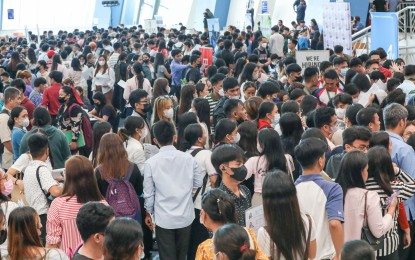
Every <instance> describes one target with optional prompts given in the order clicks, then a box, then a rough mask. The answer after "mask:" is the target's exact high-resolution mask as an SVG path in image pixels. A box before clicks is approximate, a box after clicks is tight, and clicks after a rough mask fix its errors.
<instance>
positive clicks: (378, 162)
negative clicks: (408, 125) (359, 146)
mask: <svg viewBox="0 0 415 260" xmlns="http://www.w3.org/2000/svg"><path fill="white" fill-rule="evenodd" d="M367 157H368V161H369V169H368V173H369V178H368V179H367V181H366V189H367V190H371V191H376V192H377V193H378V195H379V197H380V204H381V206H382V207H386V201H387V200H388V198H389V197H390V196H392V195H393V194H395V195H396V196H397V197H398V202H401V201H405V200H407V199H409V198H410V197H412V196H413V195H414V194H415V180H414V179H413V178H412V177H411V176H409V175H408V174H406V173H405V172H404V171H402V170H401V169H396V171H395V169H394V167H393V164H392V159H391V156H390V154H389V153H388V150H386V148H385V147H382V146H375V147H373V148H370V149H369V151H368V152H367ZM395 179H397V181H395ZM398 190H399V192H397V191H398ZM385 214H387V208H384V210H383V215H385ZM397 219H398V216H397V214H395V216H394V217H393V227H392V229H391V230H389V231H388V232H387V233H386V234H385V239H384V245H383V248H382V249H379V250H377V251H376V255H377V257H378V259H399V255H398V246H399V234H398V221H397Z"/></svg>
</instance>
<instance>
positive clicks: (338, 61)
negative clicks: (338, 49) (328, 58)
mask: <svg viewBox="0 0 415 260" xmlns="http://www.w3.org/2000/svg"><path fill="white" fill-rule="evenodd" d="M333 66H334V69H335V70H336V72H337V75H338V78H339V86H340V88H341V89H343V88H344V86H345V85H346V74H347V71H348V70H349V65H348V62H347V60H346V59H344V58H343V57H336V58H334V59H333Z"/></svg>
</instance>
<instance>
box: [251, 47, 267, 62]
mask: <svg viewBox="0 0 415 260" xmlns="http://www.w3.org/2000/svg"><path fill="white" fill-rule="evenodd" d="M254 54H255V55H258V61H259V62H260V63H262V64H264V63H266V62H267V61H268V58H269V56H270V55H269V52H268V51H267V49H263V50H262V51H261V50H260V49H259V48H257V49H255V50H254Z"/></svg>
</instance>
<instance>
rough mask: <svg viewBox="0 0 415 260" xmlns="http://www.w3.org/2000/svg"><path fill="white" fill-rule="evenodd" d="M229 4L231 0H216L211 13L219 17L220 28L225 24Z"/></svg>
mask: <svg viewBox="0 0 415 260" xmlns="http://www.w3.org/2000/svg"><path fill="white" fill-rule="evenodd" d="M241 2H242V1H241ZM230 5H231V0H219V1H216V6H215V12H214V13H213V15H214V16H215V18H219V26H220V29H222V28H223V27H225V26H226V22H227V21H228V14H229V6H230Z"/></svg>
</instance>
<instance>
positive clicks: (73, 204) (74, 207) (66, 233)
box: [46, 196, 107, 252]
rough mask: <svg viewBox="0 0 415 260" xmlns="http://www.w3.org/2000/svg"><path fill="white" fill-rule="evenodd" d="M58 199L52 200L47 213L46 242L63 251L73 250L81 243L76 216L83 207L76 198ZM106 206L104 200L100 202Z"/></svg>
mask: <svg viewBox="0 0 415 260" xmlns="http://www.w3.org/2000/svg"><path fill="white" fill-rule="evenodd" d="M68 198H69V197H59V198H56V199H54V200H53V202H52V204H51V205H50V208H49V212H48V219H47V222H46V242H47V243H48V244H51V245H56V244H58V245H59V248H60V249H61V250H63V251H65V252H66V251H67V250H68V249H69V248H71V249H72V250H75V249H76V247H77V246H78V245H79V244H80V243H81V242H82V239H81V235H80V234H79V232H78V228H77V226H76V215H77V214H78V211H79V209H80V208H81V207H82V206H83V205H84V204H81V203H78V202H77V201H76V200H77V199H76V196H74V197H72V198H70V199H69V200H68V201H67V199H68ZM101 202H102V203H104V204H106V205H107V202H106V201H105V200H102V201H101Z"/></svg>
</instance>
